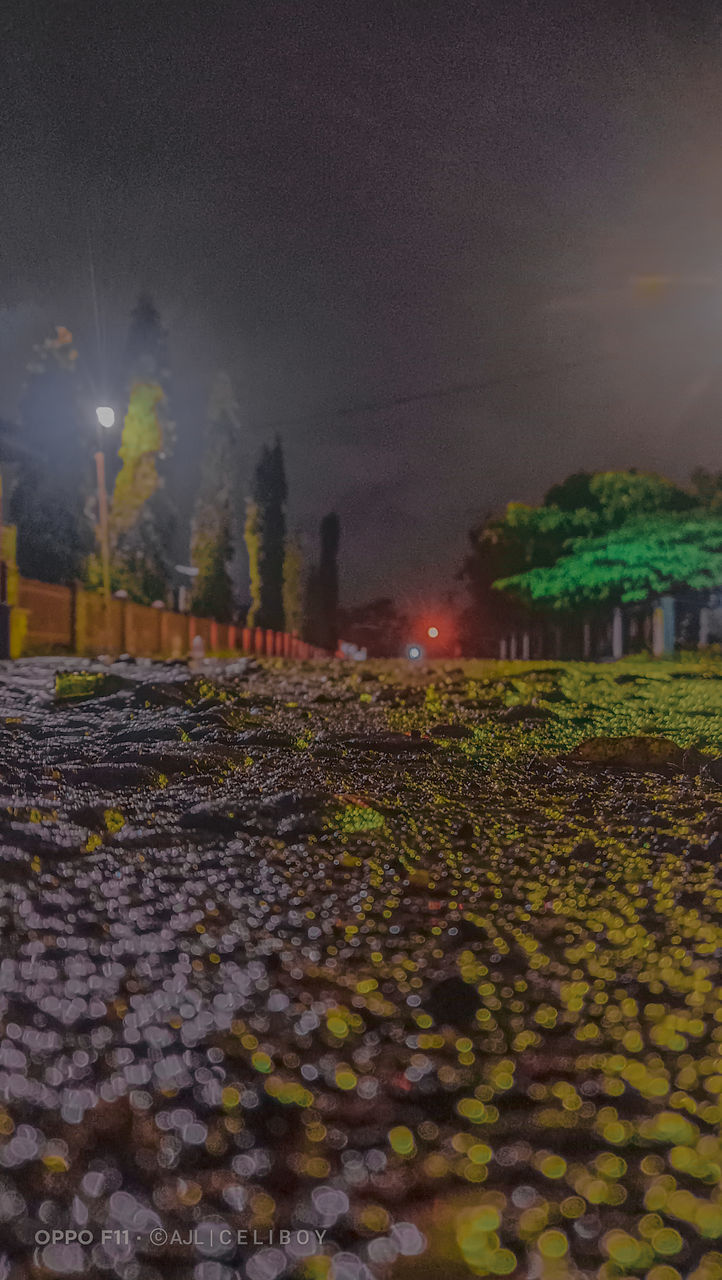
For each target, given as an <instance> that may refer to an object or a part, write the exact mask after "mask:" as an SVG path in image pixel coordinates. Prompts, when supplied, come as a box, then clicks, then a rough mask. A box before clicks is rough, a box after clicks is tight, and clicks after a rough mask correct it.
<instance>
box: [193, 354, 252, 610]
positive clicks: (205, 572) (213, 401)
mask: <svg viewBox="0 0 722 1280" xmlns="http://www.w3.org/2000/svg"><path fill="white" fill-rule="evenodd" d="M239 436H240V420H239V415H238V405H237V403H236V398H235V395H234V393H233V387H232V385H231V380H230V378H229V377H228V375H227V374H225V373H219V374H218V375H217V377H216V379H215V382H214V384H213V388H212V391H211V397H210V403H209V406H208V421H207V426H206V444H205V451H204V457H203V465H202V471H201V483H200V489H199V493H198V498H197V501H196V506H195V511H194V514H193V525H192V529H191V562H192V563H193V564H194V565H195V566H196V568H197V569H198V570H199V573H198V577H197V578H196V581H195V588H194V592H193V608H194V610H195V612H196V613H199V614H201V615H205V616H207V617H211V618H217V619H218V621H219V622H229V621H230V620H231V618H232V616H233V584H232V582H231V576H230V562H231V559H232V556H233V550H234V547H233V527H234V514H235V512H234V499H235V484H236V479H237V466H238V440H239Z"/></svg>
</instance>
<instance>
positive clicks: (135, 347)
mask: <svg viewBox="0 0 722 1280" xmlns="http://www.w3.org/2000/svg"><path fill="white" fill-rule="evenodd" d="M125 373H126V378H127V383H128V394H129V404H128V411H127V413H126V415H125V419H124V424H123V434H122V438H121V446H120V450H119V453H118V456H119V458H120V462H121V467H120V469H119V470H118V471H117V474H116V476H115V484H114V489H113V499H112V504H111V512H110V537H111V558H112V577H113V584H114V586H122V587H123V588H124V589H125V590H126V591H128V593H129V595H131V596H132V597H133V598H134V599H136V600H139V601H142V602H146V603H149V602H151V601H152V600H154V599H158V598H160V599H162V598H163V597H164V596H165V595H166V592H167V589H168V585H169V582H170V576H171V572H172V566H173V563H174V560H175V552H176V550H177V548H176V546H175V538H176V516H175V510H174V507H173V504H172V502H171V500H170V498H169V496H168V489H167V485H166V476H167V462H168V457H169V455H170V454H171V452H172V447H173V442H174V438H175V428H174V425H173V421H172V417H171V413H170V407H169V404H170V401H169V386H170V373H169V364H168V352H167V334H166V331H165V329H164V328H163V325H162V324H161V320H160V316H159V314H158V311H157V310H156V307H155V305H154V303H153V301H152V300H151V298H150V297H149V296H148V295H147V294H141V295H140V297H139V299H138V302H137V304H136V306H135V308H134V310H133V312H132V314H131V321H130V329H129V332H128V341H127V345H126V353H125Z"/></svg>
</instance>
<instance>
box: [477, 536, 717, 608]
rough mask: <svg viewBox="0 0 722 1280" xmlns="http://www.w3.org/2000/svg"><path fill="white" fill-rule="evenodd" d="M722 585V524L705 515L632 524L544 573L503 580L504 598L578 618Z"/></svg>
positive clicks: (574, 548) (577, 545)
mask: <svg viewBox="0 0 722 1280" xmlns="http://www.w3.org/2000/svg"><path fill="white" fill-rule="evenodd" d="M720 581H722V517H719V516H714V515H710V514H708V513H701V514H699V515H690V514H687V513H684V514H682V513H680V514H674V513H671V512H663V513H660V514H657V515H653V516H646V517H636V518H635V519H629V520H627V521H626V522H625V523H624V524H623V525H622V526H621V527H620V528H618V529H611V530H609V531H608V532H607V533H604V534H602V535H600V536H598V537H594V538H577V539H574V540H573V542H572V543H571V546H570V547H569V550H568V553H567V554H565V555H562V556H560V558H559V559H558V560H557V562H556V563H555V564H553V565H551V566H547V567H544V568H534V569H529V570H527V571H526V572H525V573H521V574H517V575H514V576H513V577H510V578H506V579H501V580H500V581H499V582H497V584H496V585H497V587H498V588H499V589H500V590H503V591H508V592H511V593H513V594H516V595H518V596H519V597H520V598H521V599H523V600H524V601H525V602H527V603H529V604H531V605H534V606H536V607H541V608H545V609H554V610H569V611H571V610H577V609H583V608H589V607H594V606H598V605H607V604H620V603H627V602H632V601H639V600H646V599H648V598H649V597H650V596H654V595H662V594H665V593H667V592H674V591H676V590H679V589H681V588H685V587H686V588H692V589H693V590H694V589H705V588H706V589H708V590H709V589H711V588H713V587H716V586H718V585H719V583H720Z"/></svg>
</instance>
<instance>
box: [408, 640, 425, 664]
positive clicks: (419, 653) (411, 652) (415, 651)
mask: <svg viewBox="0 0 722 1280" xmlns="http://www.w3.org/2000/svg"><path fill="white" fill-rule="evenodd" d="M406 654H407V657H409V658H410V659H411V661H412V662H418V661H419V658H421V657H423V650H422V648H421V646H420V645H418V644H410V645H409V647H408V649H407V650H406Z"/></svg>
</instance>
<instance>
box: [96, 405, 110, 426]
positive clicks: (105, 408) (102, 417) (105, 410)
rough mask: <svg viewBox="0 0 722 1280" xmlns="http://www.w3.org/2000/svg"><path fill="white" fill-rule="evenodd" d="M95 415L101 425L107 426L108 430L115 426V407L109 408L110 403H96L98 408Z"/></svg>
mask: <svg viewBox="0 0 722 1280" xmlns="http://www.w3.org/2000/svg"><path fill="white" fill-rule="evenodd" d="M95 416H96V418H97V419H98V422H99V423H100V425H101V427H107V428H108V430H110V428H111V427H114V426H115V409H111V407H110V405H108V404H101V405H98V408H97V409H96V410H95Z"/></svg>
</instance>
